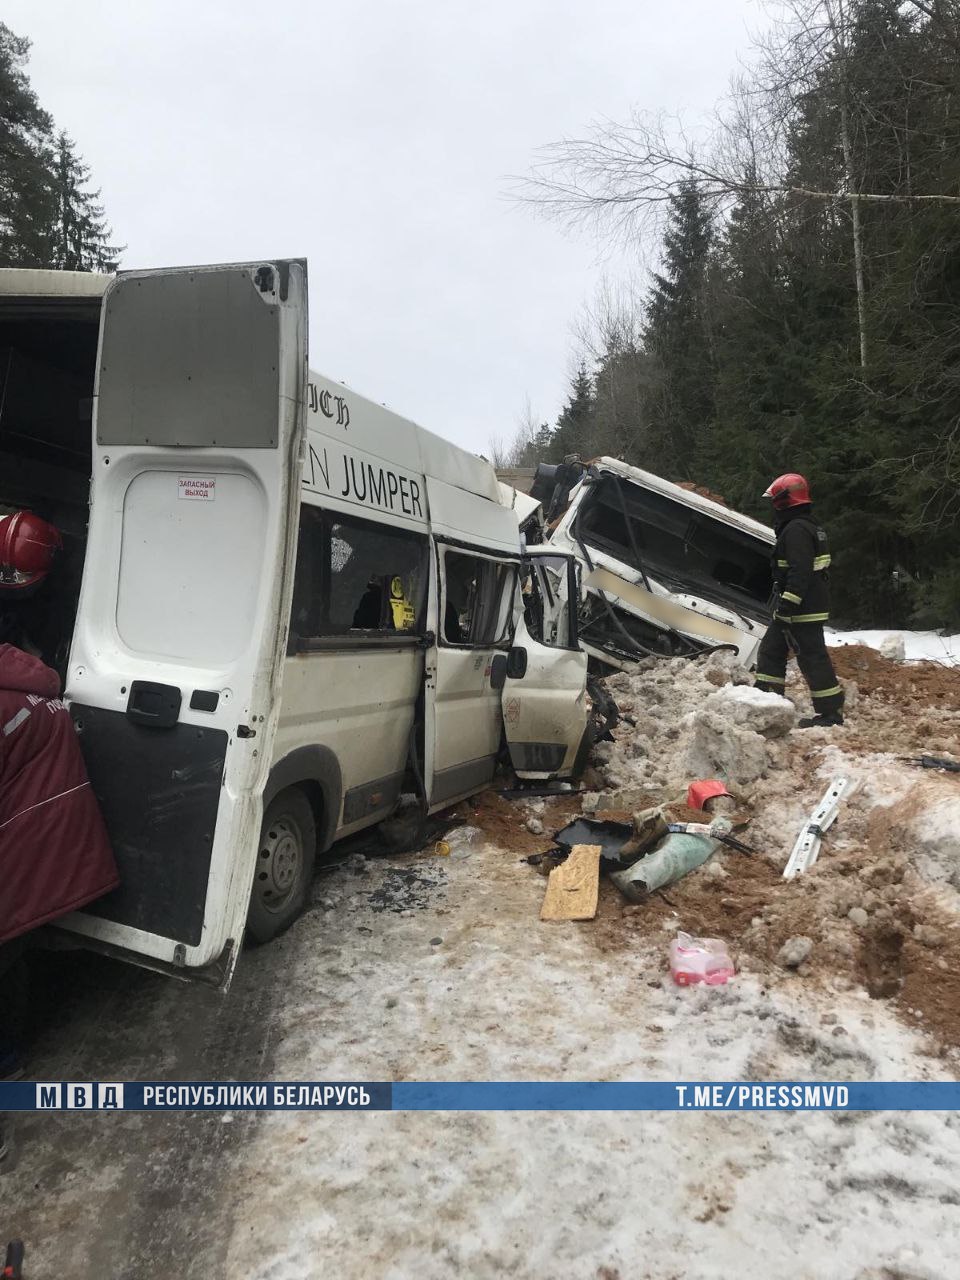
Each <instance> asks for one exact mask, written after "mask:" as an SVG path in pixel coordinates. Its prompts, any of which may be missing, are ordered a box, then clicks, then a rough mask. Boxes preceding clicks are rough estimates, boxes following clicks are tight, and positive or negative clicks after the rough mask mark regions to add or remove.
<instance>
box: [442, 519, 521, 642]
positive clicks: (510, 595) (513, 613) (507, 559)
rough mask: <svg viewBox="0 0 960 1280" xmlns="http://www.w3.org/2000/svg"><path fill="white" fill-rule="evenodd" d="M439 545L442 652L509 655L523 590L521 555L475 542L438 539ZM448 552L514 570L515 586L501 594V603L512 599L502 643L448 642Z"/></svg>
mask: <svg viewBox="0 0 960 1280" xmlns="http://www.w3.org/2000/svg"><path fill="white" fill-rule="evenodd" d="M434 543H435V545H436V566H437V586H438V600H437V644H438V645H439V646H440V648H442V649H454V650H459V651H461V652H477V651H480V650H490V649H495V650H497V651H499V652H501V653H509V652H510V650H511V649H512V648H513V644H514V640H515V637H516V630H517V600H518V596H519V590H520V553H519V550H518V552H517V554H516V555H513V554H511V553H509V552H503V551H497V550H496V549H495V548H492V547H478V546H476V545H475V544H474V543H470V542H460V541H456V540H454V539H452V538H450V539H448V538H443V539H441V538H435V539H434ZM448 551H451V552H453V553H454V555H462V556H470V557H472V558H473V559H474V560H483V561H486V562H487V563H489V564H493V565H496V566H501V567H506V568H508V569H509V570H511V571H512V574H513V583H512V587H511V589H510V590H509V592H507V591H506V590H505V589H504V590H503V593H502V595H501V601H504V600H507V599H509V601H510V606H509V609H510V611H509V615H508V620H509V627H508V634H507V636H506V638H505V639H503V640H499V641H483V642H478V641H473V640H471V641H467V642H459V643H458V642H456V641H453V640H448V639H447V636H446V628H445V625H444V622H445V618H446V612H447V567H446V554H447V552H448Z"/></svg>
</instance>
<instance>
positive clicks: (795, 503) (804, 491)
mask: <svg viewBox="0 0 960 1280" xmlns="http://www.w3.org/2000/svg"><path fill="white" fill-rule="evenodd" d="M763 496H764V497H765V498H772V499H773V505H774V507H775V508H776V509H777V511H785V510H786V508H787V507H803V506H806V505H807V503H809V501H810V486H809V485H808V484H807V482H806V480H805V479H804V478H803V476H801V475H798V474H797V472H796V471H788V472H787V474H786V475H785V476H777V478H776V480H774V482H773V484H772V485H771V486H770V488H769V489H768V490H767V491H766V493H765V494H764V495H763Z"/></svg>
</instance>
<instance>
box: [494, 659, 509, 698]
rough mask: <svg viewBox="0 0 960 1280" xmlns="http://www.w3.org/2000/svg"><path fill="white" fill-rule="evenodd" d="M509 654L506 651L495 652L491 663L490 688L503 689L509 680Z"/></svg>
mask: <svg viewBox="0 0 960 1280" xmlns="http://www.w3.org/2000/svg"><path fill="white" fill-rule="evenodd" d="M507 667H508V662H507V655H506V654H505V653H495V654H494V655H493V661H492V662H491V663H490V688H491V689H497V690H499V689H502V688H503V686H504V685H505V684H506V682H507Z"/></svg>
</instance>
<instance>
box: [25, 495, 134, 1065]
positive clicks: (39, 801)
mask: <svg viewBox="0 0 960 1280" xmlns="http://www.w3.org/2000/svg"><path fill="white" fill-rule="evenodd" d="M59 545H60V537H59V534H58V532H57V530H56V529H55V528H54V527H53V526H52V525H49V524H47V523H46V521H43V520H41V519H40V518H39V517H38V516H34V515H32V514H31V513H30V512H17V513H16V514H14V515H8V516H3V517H0V626H2V630H3V632H4V633H5V636H6V637H8V638H15V639H17V640H19V642H20V643H21V644H23V645H27V646H28V647H29V637H28V636H27V635H26V633H25V631H24V629H23V627H22V624H21V612H20V606H21V603H22V600H23V599H24V598H25V597H28V596H29V594H30V593H31V592H34V591H36V590H37V589H38V588H40V587H41V586H42V584H43V582H44V580H45V579H46V576H47V574H48V573H49V571H50V567H51V565H52V563H53V559H54V557H55V555H56V553H57V550H58V548H59ZM3 639H4V637H3V636H0V640H3ZM118 884H119V876H118V874H117V867H116V863H115V861H114V858H113V852H112V850H111V848H110V843H109V840H108V839H107V832H106V828H105V826H104V823H103V818H102V817H101V814H100V809H99V806H98V805H97V801H96V798H95V797H94V795H93V792H92V790H91V788H90V781H89V779H88V777H87V771H86V768H85V766H84V762H83V757H82V756H81V754H80V746H79V743H78V741H77V735H76V732H75V730H74V727H73V722H72V721H71V719H70V714H69V712H68V711H67V708H66V707H65V706H64V704H63V702H61V701H60V677H59V676H58V675H57V673H56V672H55V671H52V670H51V669H50V668H49V667H47V666H45V665H44V664H43V662H41V661H40V659H39V657H35V656H33V655H32V654H30V653H27V652H25V651H24V649H22V648H19V647H17V646H15V645H14V644H11V643H0V996H2V997H7V996H8V995H9V991H10V989H11V988H12V985H13V982H12V977H11V973H10V970H11V968H12V966H14V965H16V964H19V963H20V952H21V950H22V945H21V944H22V939H23V935H24V934H26V933H28V932H29V931H30V930H31V929H35V928H37V927H38V926H39V925H42V924H45V923H47V922H48V921H51V920H55V919H57V917H59V916H62V915H65V914H66V913H67V912H69V911H73V910H75V909H77V908H78V907H82V906H85V905H86V904H87V903H88V902H92V901H93V900H94V899H95V898H99V897H101V896H102V895H103V894H104V893H107V892H108V891H109V890H110V889H114V888H116V886H117V885H118ZM13 1022H15V1018H14V1016H13V1011H12V1010H11V1009H9V1008H4V1009H3V1010H2V1011H0V1076H2V1075H3V1074H9V1072H10V1070H11V1062H10V1061H9V1060H10V1059H12V1058H14V1057H15V1053H16V1040H17V1038H18V1037H17V1034H16V1028H15V1027H14V1026H13V1025H12V1023H13Z"/></svg>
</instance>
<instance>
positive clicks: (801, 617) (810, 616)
mask: <svg viewBox="0 0 960 1280" xmlns="http://www.w3.org/2000/svg"><path fill="white" fill-rule="evenodd" d="M829 620H830V615H829V613H792V614H790V615H789V616H788V617H786V618H781V622H828V621H829Z"/></svg>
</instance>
